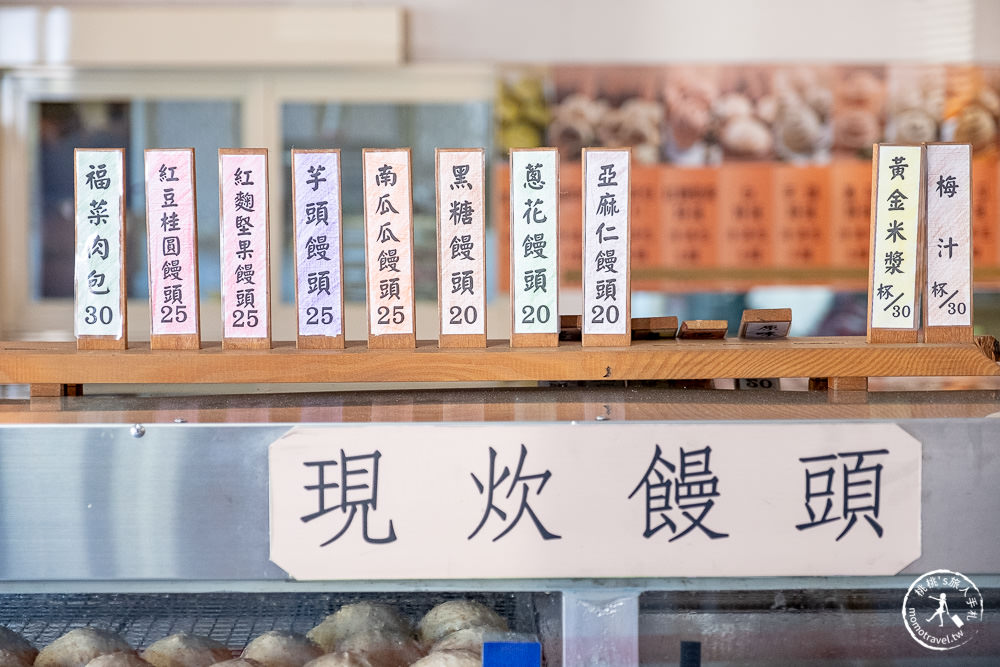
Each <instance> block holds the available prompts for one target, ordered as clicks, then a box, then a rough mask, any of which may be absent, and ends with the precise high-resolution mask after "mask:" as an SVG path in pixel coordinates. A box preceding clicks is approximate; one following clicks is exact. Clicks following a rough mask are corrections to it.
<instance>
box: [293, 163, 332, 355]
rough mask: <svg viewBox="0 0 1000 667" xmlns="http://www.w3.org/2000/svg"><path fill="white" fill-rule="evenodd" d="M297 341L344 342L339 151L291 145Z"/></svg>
mask: <svg viewBox="0 0 1000 667" xmlns="http://www.w3.org/2000/svg"><path fill="white" fill-rule="evenodd" d="M292 201H293V202H294V207H295V209H294V214H295V313H296V324H297V329H296V331H297V335H296V346H297V347H300V348H305V349H343V347H344V267H343V250H342V244H341V237H342V231H343V223H342V215H341V210H342V207H341V198H340V151H339V150H325V149H323V150H293V151H292Z"/></svg>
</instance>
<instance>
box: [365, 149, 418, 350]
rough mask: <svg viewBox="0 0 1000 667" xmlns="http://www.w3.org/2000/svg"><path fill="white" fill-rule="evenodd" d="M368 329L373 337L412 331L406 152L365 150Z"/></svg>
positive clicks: (410, 211)
mask: <svg viewBox="0 0 1000 667" xmlns="http://www.w3.org/2000/svg"><path fill="white" fill-rule="evenodd" d="M364 178H365V183H364V190H365V252H366V254H367V266H368V327H369V329H368V330H369V331H370V332H371V334H372V335H373V336H380V335H383V334H410V333H413V242H412V238H413V213H412V209H411V202H412V192H411V183H410V151H408V150H385V151H377V150H366V151H364Z"/></svg>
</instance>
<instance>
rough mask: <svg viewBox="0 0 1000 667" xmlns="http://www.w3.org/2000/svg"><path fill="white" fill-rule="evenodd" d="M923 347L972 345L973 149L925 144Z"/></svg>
mask: <svg viewBox="0 0 1000 667" xmlns="http://www.w3.org/2000/svg"><path fill="white" fill-rule="evenodd" d="M926 151H927V156H926V159H927V184H926V192H927V244H926V247H927V272H926V279H925V281H926V284H925V285H924V341H926V342H928V343H946V342H956V343H968V342H971V341H972V146H971V145H969V144H949V143H934V144H926Z"/></svg>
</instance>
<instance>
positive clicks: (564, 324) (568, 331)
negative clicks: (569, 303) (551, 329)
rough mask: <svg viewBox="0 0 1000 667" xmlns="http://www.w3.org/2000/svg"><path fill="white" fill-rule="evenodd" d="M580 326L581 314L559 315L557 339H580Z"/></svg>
mask: <svg viewBox="0 0 1000 667" xmlns="http://www.w3.org/2000/svg"><path fill="white" fill-rule="evenodd" d="M582 326H583V316H581V315H560V316H559V340H565V341H572V340H580V334H581V327H582Z"/></svg>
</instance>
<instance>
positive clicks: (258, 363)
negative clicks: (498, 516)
mask: <svg viewBox="0 0 1000 667" xmlns="http://www.w3.org/2000/svg"><path fill="white" fill-rule="evenodd" d="M996 348H997V342H996V340H995V339H994V338H993V337H992V336H980V337H978V338H977V339H976V341H975V342H973V343H888V344H869V343H866V342H865V339H864V338H863V337H846V336H845V337H832V338H787V339H781V340H768V341H745V340H740V339H737V338H727V339H724V340H649V341H644V340H637V341H634V342H633V344H632V345H631V346H630V347H599V348H594V347H582V346H581V345H580V343H579V342H564V343H561V344H560V345H559V347H555V348H551V347H550V348H511V347H510V345H509V344H508V342H507V341H489V343H488V344H487V346H486V348H480V349H460V348H440V347H438V343H437V341H419V342H418V343H417V346H416V349H408V350H393V349H389V350H379V349H369V348H368V347H367V345H365V343H364V342H363V341H351V342H348V343H347V346H346V348H345V349H343V350H303V349H296V348H295V345H294V343H293V342H287V343H283V342H278V343H275V345H274V347H273V348H271V349H260V350H223V349H222V347H221V345H220V344H219V343H217V342H216V343H205V344H204V347H203V348H202V349H200V350H150V348H149V345H148V344H143V343H138V344H132V347H130V348H129V349H126V350H77V349H76V345H75V343H36V342H3V343H0V383H3V384H29V385H31V393H32V395H33V396H63V395H73V394H78V393H80V388H81V387H82V385H84V384H94V383H99V384H163V383H166V384H254V383H342V382H373V383H378V382H442V383H448V382H500V381H529V382H530V381H609V380H610V381H621V380H687V379H705V378H760V377H808V378H817V379H821V380H822V379H825V380H827V386H828V387H829V389H831V390H860V391H864V390H866V389H867V379H868V378H869V377H920V376H924V377H927V376H991V375H1000V365H998V363H997V353H996Z"/></svg>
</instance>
